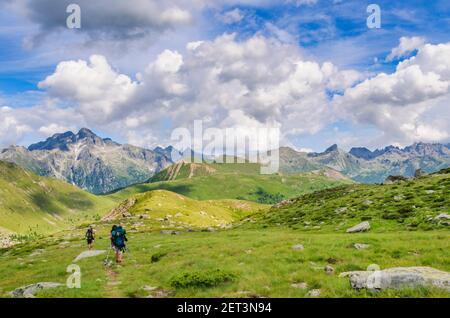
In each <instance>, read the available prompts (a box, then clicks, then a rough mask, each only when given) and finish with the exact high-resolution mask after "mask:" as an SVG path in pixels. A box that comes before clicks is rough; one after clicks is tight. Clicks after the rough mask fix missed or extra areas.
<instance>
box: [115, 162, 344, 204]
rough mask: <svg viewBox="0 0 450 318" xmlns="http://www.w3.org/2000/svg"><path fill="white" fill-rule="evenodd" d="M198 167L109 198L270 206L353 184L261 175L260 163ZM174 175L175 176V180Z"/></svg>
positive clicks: (315, 175) (322, 176) (319, 176)
mask: <svg viewBox="0 0 450 318" xmlns="http://www.w3.org/2000/svg"><path fill="white" fill-rule="evenodd" d="M196 165H197V168H195V169H194V173H193V174H192V176H191V177H190V178H189V175H191V169H192V168H191V167H192V166H191V165H189V164H185V165H182V166H181V167H180V168H179V170H177V173H172V170H173V168H169V169H166V170H164V171H162V172H161V173H159V174H157V175H156V176H155V177H154V178H153V179H152V180H153V181H155V182H150V183H145V184H139V185H135V186H131V187H129V188H126V189H124V190H121V191H119V192H116V193H113V194H110V195H109V197H111V198H114V199H121V200H124V199H126V198H127V197H130V196H132V195H134V194H136V193H142V192H146V191H150V190H159V189H160V190H168V191H172V192H176V193H179V194H182V195H185V196H187V197H190V198H192V199H196V200H208V199H241V200H247V201H254V202H260V203H269V204H271V203H276V202H277V201H279V199H280V198H292V197H295V196H298V195H301V194H304V193H309V192H313V191H316V190H321V189H325V188H331V187H335V186H338V185H342V184H350V183H352V181H350V180H348V179H341V178H339V177H330V176H329V175H328V172H327V171H322V172H311V173H304V174H296V175H280V174H278V175H261V174H260V173H259V171H260V170H259V165H258V164H250V163H245V164H208V165H206V164H202V165H199V164H196ZM171 169H172V170H171ZM174 175H175V176H176V177H175V178H174V179H173V180H172V177H173V176H174ZM161 180H164V181H161ZM165 180H169V181H165Z"/></svg>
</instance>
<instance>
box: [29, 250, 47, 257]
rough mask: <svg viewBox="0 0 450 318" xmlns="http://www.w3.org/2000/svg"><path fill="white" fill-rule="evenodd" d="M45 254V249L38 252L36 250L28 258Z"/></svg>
mask: <svg viewBox="0 0 450 318" xmlns="http://www.w3.org/2000/svg"><path fill="white" fill-rule="evenodd" d="M44 252H45V250H43V249H37V250H34V251H33V253H31V254H30V255H28V256H29V257H35V256H39V255H41V254H42V253H44Z"/></svg>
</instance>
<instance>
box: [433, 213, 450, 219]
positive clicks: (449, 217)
mask: <svg viewBox="0 0 450 318" xmlns="http://www.w3.org/2000/svg"><path fill="white" fill-rule="evenodd" d="M434 219H435V220H437V221H440V220H450V214H447V213H441V214H439V215H438V216H437V217H435V218H434Z"/></svg>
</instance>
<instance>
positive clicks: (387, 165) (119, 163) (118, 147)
mask: <svg viewBox="0 0 450 318" xmlns="http://www.w3.org/2000/svg"><path fill="white" fill-rule="evenodd" d="M172 151H173V147H171V146H169V147H167V148H161V147H157V148H155V149H153V150H149V149H144V148H139V147H136V146H132V145H122V144H119V143H117V142H115V141H113V140H111V139H110V138H101V137H99V136H97V135H96V134H94V133H93V132H92V131H91V130H89V129H87V128H83V129H81V130H80V131H79V132H78V133H77V134H75V133H73V132H70V131H69V132H65V133H61V134H56V135H54V136H52V137H50V138H48V139H47V140H45V141H42V142H39V143H36V144H33V145H30V146H29V147H28V148H25V147H21V146H10V147H9V148H6V149H4V150H3V151H1V153H0V160H2V161H7V162H12V163H15V164H17V165H19V166H21V167H23V168H25V169H27V170H30V171H32V172H34V173H35V174H37V175H40V176H48V177H53V178H56V179H59V180H62V181H66V182H68V183H70V184H73V185H76V186H78V187H79V188H81V189H85V190H87V191H89V192H91V193H94V194H105V193H109V192H112V191H116V190H118V189H122V188H125V187H127V186H130V185H132V184H137V183H142V182H145V181H147V180H149V179H150V178H151V177H153V176H154V175H155V174H157V173H158V172H160V171H162V170H163V169H165V168H167V167H168V166H170V165H172V164H173V163H174V161H175V160H173V159H172ZM449 166H450V145H448V144H447V145H443V144H430V143H415V144H413V145H411V146H408V147H405V148H398V147H394V146H388V147H386V148H384V149H377V150H375V151H370V150H369V149H367V148H364V147H360V148H352V149H351V150H350V151H349V152H346V151H344V150H342V149H340V148H338V146H337V145H333V146H331V147H329V148H328V149H327V150H325V151H324V152H322V153H305V152H297V151H295V150H294V149H291V148H288V147H282V148H280V173H282V174H295V173H305V172H313V171H319V170H324V169H325V170H327V171H328V172H327V173H328V174H330V175H331V174H336V173H339V174H342V175H344V176H346V177H348V178H351V179H353V180H354V181H356V182H360V183H381V182H383V181H384V180H385V179H386V178H387V177H388V176H389V175H401V176H405V177H411V176H414V174H415V172H416V170H418V169H421V170H423V171H424V172H427V173H431V172H435V171H438V170H441V169H443V168H446V167H449Z"/></svg>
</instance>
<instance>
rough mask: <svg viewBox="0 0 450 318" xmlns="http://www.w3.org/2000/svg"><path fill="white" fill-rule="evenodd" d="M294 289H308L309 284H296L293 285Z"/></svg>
mask: <svg viewBox="0 0 450 318" xmlns="http://www.w3.org/2000/svg"><path fill="white" fill-rule="evenodd" d="M291 287H292V288H298V289H308V284H307V283H305V282H303V283H294V284H291Z"/></svg>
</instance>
